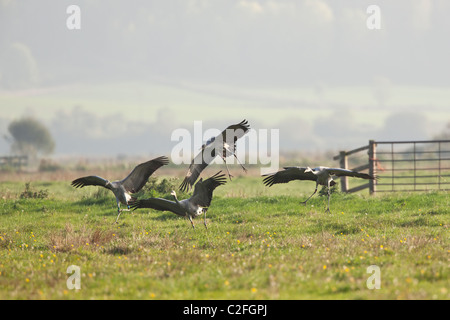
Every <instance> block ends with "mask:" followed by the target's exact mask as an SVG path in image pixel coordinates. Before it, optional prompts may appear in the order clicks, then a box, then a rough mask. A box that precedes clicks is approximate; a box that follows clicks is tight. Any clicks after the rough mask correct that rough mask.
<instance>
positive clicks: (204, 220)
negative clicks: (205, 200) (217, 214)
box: [203, 209, 208, 229]
mask: <svg viewBox="0 0 450 320" xmlns="http://www.w3.org/2000/svg"><path fill="white" fill-rule="evenodd" d="M203 212H204V213H205V216H204V219H203V223H204V225H205V228H206V229H208V226H207V225H206V210H205V209H203Z"/></svg>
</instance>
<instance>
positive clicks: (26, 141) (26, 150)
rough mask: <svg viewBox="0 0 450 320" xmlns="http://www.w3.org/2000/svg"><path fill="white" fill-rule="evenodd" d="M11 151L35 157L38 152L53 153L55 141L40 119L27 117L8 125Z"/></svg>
mask: <svg viewBox="0 0 450 320" xmlns="http://www.w3.org/2000/svg"><path fill="white" fill-rule="evenodd" d="M8 132H9V134H10V136H7V137H6V139H7V140H8V141H9V142H10V143H11V151H12V153H15V154H20V155H28V156H31V157H35V156H37V155H38V154H51V153H52V152H53V150H54V149H55V142H54V140H53V138H52V136H51V134H50V132H49V131H48V129H47V128H46V127H45V126H44V125H43V124H42V123H41V122H39V121H38V120H36V119H33V118H30V117H26V118H23V119H20V120H14V121H12V122H11V123H10V124H9V126H8Z"/></svg>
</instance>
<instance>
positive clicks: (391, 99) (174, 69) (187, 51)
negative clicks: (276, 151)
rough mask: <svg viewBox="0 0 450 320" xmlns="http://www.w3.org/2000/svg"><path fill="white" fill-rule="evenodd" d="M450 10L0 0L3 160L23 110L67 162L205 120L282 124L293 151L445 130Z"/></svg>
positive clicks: (164, 139)
mask: <svg viewBox="0 0 450 320" xmlns="http://www.w3.org/2000/svg"><path fill="white" fill-rule="evenodd" d="M72 4H76V5H78V6H79V7H80V10H81V11H80V18H81V20H80V21H81V29H79V30H70V29H68V28H67V26H66V20H67V19H68V18H69V16H70V14H68V13H66V9H67V7H68V6H69V5H72ZM373 4H375V5H378V6H379V8H380V14H381V29H379V30H377V29H375V30H370V29H369V28H367V25H366V21H367V19H368V17H369V16H370V14H369V13H367V12H366V10H367V8H368V7H369V5H373ZM448 12H450V2H449V1H447V0H399V1H395V2H394V1H364V0H353V1H350V0H344V1H332V0H328V1H326V0H285V1H272V0H217V1H207V0H165V1H143V0H134V1H119V0H111V1H99V0H97V1H96V0H90V1H89V0H84V1H83V0H79V1H66V0H58V1H57V0H43V1H32V0H21V1H19V0H0V135H1V137H2V138H0V155H6V154H9V153H10V143H9V142H8V141H7V139H4V138H3V137H4V136H5V135H7V133H8V132H7V127H8V124H9V123H10V122H11V121H13V120H16V119H20V118H22V117H24V116H31V117H33V118H36V119H38V120H40V121H42V122H43V123H44V124H45V125H46V126H47V127H48V129H49V130H50V132H51V134H52V136H53V138H54V140H55V148H54V156H56V157H57V156H63V155H74V156H117V155H120V154H132V155H148V154H151V155H155V154H170V151H171V149H172V147H173V146H174V145H175V144H176V143H177V142H176V141H171V140H170V137H171V133H172V132H173V131H174V130H175V129H177V128H186V129H188V130H192V129H193V123H194V121H196V120H203V121H204V123H203V129H204V130H206V129H208V128H218V129H224V128H225V127H226V126H228V125H229V124H233V123H238V122H240V121H241V120H243V119H247V120H248V121H249V124H250V125H251V126H252V128H254V129H257V130H258V129H272V128H273V129H280V150H281V151H300V152H302V151H304V152H316V151H324V150H331V151H338V150H343V149H353V148H356V147H359V146H362V145H365V144H367V142H368V140H369V139H375V140H426V139H432V138H434V137H438V136H442V134H443V132H446V130H447V132H448V130H449V128H448V127H447V124H448V123H450V76H449V75H450V63H449V57H450V41H448V35H449V31H450V19H448Z"/></svg>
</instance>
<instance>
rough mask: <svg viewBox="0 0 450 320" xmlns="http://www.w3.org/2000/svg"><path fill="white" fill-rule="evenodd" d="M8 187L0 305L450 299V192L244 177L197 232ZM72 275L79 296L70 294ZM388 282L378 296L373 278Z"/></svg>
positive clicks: (0, 229)
mask: <svg viewBox="0 0 450 320" xmlns="http://www.w3.org/2000/svg"><path fill="white" fill-rule="evenodd" d="M30 187H31V190H34V191H39V190H46V191H47V192H48V196H47V198H44V199H39V198H21V197H20V194H21V193H22V192H23V191H24V189H25V186H24V184H23V183H21V182H3V183H1V184H0V299H449V297H450V293H449V292H448V290H449V288H450V285H449V280H448V275H449V274H448V254H449V251H448V250H449V241H448V225H449V205H450V204H449V196H448V193H445V192H430V193H395V194H382V195H377V196H369V195H367V194H364V193H361V194H341V193H334V194H333V195H332V199H331V213H326V212H325V208H326V197H320V196H315V197H313V198H312V199H311V200H310V202H308V205H307V206H303V205H301V204H300V202H301V201H302V200H304V199H305V197H307V196H308V195H309V194H310V193H311V192H312V191H313V188H314V184H309V183H308V182H304V183H301V182H299V183H297V182H292V183H290V184H286V185H279V186H274V187H272V188H266V187H264V186H263V185H262V183H261V179H260V178H252V177H248V178H236V179H234V180H233V181H232V182H229V183H227V184H226V185H225V186H223V187H220V188H218V189H217V190H216V193H215V197H214V199H213V202H212V205H211V207H210V209H209V211H208V215H207V222H208V229H205V228H204V226H203V225H202V219H201V218H200V217H199V218H197V219H196V220H194V221H195V222H196V229H195V230H194V229H192V228H191V226H190V223H189V221H188V220H186V219H182V218H179V217H177V216H176V215H174V214H172V213H166V212H156V211H152V210H149V209H140V210H136V211H134V213H132V214H131V213H129V212H124V213H123V214H122V215H121V217H120V220H119V223H118V224H114V223H113V222H114V221H115V218H116V209H115V200H114V197H113V195H112V193H108V192H103V191H99V190H98V189H97V188H83V189H74V188H72V187H70V184H69V182H64V181H56V182H33V183H32V184H31V186H30ZM70 265H77V266H79V267H80V270H81V289H80V290H69V289H68V288H67V285H66V281H67V279H68V277H69V276H70V274H67V273H66V270H67V268H68V267H69V266H70ZM370 265H377V266H379V267H380V271H381V289H378V290H377V289H375V290H370V289H368V288H367V285H366V281H367V279H368V278H369V277H370V276H371V274H369V273H367V267H369V266H370Z"/></svg>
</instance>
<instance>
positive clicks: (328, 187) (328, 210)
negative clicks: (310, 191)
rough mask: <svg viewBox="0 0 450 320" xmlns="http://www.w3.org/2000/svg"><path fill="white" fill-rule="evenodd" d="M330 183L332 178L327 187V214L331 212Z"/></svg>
mask: <svg viewBox="0 0 450 320" xmlns="http://www.w3.org/2000/svg"><path fill="white" fill-rule="evenodd" d="M330 182H331V178H328V186H327V189H328V208H327V211H325V212H330V198H331V191H330Z"/></svg>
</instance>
